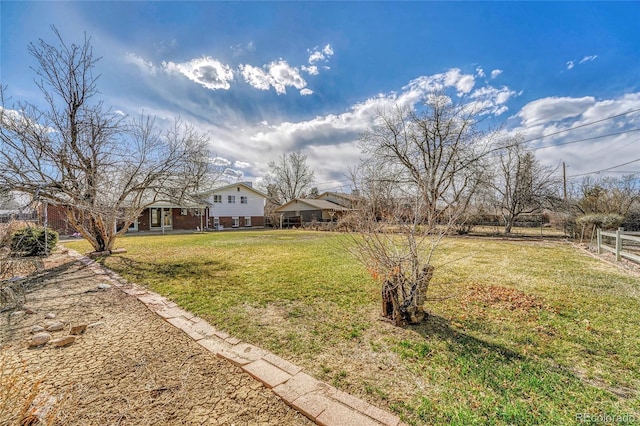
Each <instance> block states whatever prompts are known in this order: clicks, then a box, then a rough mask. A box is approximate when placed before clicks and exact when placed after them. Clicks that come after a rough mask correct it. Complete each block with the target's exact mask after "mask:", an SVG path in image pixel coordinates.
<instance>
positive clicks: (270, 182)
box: [265, 151, 314, 203]
mask: <svg viewBox="0 0 640 426" xmlns="http://www.w3.org/2000/svg"><path fill="white" fill-rule="evenodd" d="M269 169H270V170H269V173H268V174H267V176H266V178H265V181H266V185H267V186H270V187H272V188H273V195H274V196H275V197H277V199H278V201H280V202H282V203H286V202H288V201H291V200H293V199H294V198H300V197H302V196H304V195H306V192H307V191H308V190H309V189H310V188H311V185H312V184H313V180H314V176H313V175H314V173H313V170H312V169H311V167H310V166H309V164H308V163H307V156H306V155H303V154H302V153H301V152H299V151H298V152H290V153H286V154H282V155H281V156H280V157H278V160H276V161H272V162H270V163H269Z"/></svg>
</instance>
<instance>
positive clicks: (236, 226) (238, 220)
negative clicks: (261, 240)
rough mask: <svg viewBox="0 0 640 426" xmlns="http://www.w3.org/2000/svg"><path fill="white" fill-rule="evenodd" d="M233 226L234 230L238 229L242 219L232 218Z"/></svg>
mask: <svg viewBox="0 0 640 426" xmlns="http://www.w3.org/2000/svg"><path fill="white" fill-rule="evenodd" d="M231 226H232V227H234V228H238V227H239V226H240V218H239V217H233V218H231Z"/></svg>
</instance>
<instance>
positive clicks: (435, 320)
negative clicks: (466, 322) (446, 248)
mask: <svg viewBox="0 0 640 426" xmlns="http://www.w3.org/2000/svg"><path fill="white" fill-rule="evenodd" d="M410 328H411V329H412V330H414V331H415V332H417V333H418V334H420V335H421V336H422V337H423V338H424V342H425V344H426V345H430V344H433V345H434V346H435V345H438V346H440V345H441V344H442V342H444V343H445V351H444V354H440V355H444V357H445V358H444V359H445V361H444V362H445V363H446V364H447V365H446V366H445V367H444V368H446V369H448V370H450V371H452V372H453V374H454V375H456V376H458V378H459V379H460V380H463V381H464V382H473V383H476V384H477V385H480V386H482V387H486V388H489V389H491V390H492V392H494V393H495V394H496V395H500V396H501V397H502V398H504V401H508V400H509V399H510V398H526V396H527V395H545V398H549V399H553V398H555V397H554V394H555V393H557V392H562V391H563V389H565V388H566V387H567V386H571V387H574V389H576V390H577V388H580V387H581V384H580V380H579V379H578V378H577V377H576V376H575V374H573V373H572V372H570V371H568V370H566V369H562V368H558V367H557V366H554V365H553V364H552V363H550V362H547V361H545V360H541V359H536V358H535V357H532V356H528V355H526V354H525V353H519V352H517V350H514V349H511V348H508V347H506V346H504V345H502V344H499V343H495V342H490V341H487V340H483V339H482V338H478V337H475V336H473V335H471V334H469V333H466V332H464V331H460V330H456V329H454V328H452V327H451V325H450V323H449V321H448V320H446V319H445V318H442V317H440V316H438V315H433V314H432V315H430V316H429V317H428V319H427V320H426V321H425V322H424V323H422V324H419V325H415V326H411V327H410Z"/></svg>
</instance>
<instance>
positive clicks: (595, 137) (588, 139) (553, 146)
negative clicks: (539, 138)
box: [523, 127, 640, 151]
mask: <svg viewBox="0 0 640 426" xmlns="http://www.w3.org/2000/svg"><path fill="white" fill-rule="evenodd" d="M638 131H640V127H639V128H636V129H631V130H625V131H622V132H616V133H608V134H606V135H600V136H593V137H590V138H584V139H576V140H575V141H569V142H562V143H557V144H555V145H549V146H541V147H538V148H534V149H532V151H539V150H541V149H547V148H555V147H557V146H562V145H570V144H572V143H578V142H585V141H592V140H594V139H601V138H606V137H608V136H617V135H624V134H625V133H633V132H638ZM634 142H635V141H634ZM523 143H524V142H523Z"/></svg>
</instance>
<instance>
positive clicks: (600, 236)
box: [597, 228, 602, 254]
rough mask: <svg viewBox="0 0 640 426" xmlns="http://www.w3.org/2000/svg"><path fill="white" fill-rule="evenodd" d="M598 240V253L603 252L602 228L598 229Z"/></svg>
mask: <svg viewBox="0 0 640 426" xmlns="http://www.w3.org/2000/svg"><path fill="white" fill-rule="evenodd" d="M597 235H598V237H597V241H598V254H602V234H600V228H598V229H597Z"/></svg>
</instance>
